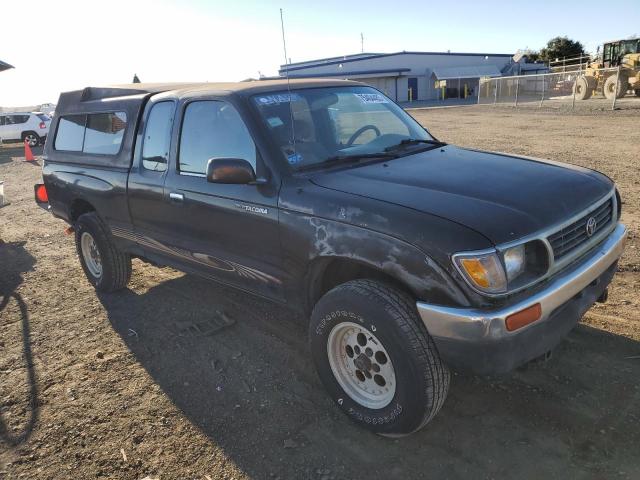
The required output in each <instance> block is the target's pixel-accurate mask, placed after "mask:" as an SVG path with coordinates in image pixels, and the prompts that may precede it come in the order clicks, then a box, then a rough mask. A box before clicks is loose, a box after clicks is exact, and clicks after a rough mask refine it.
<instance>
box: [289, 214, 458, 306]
mask: <svg viewBox="0 0 640 480" xmlns="http://www.w3.org/2000/svg"><path fill="white" fill-rule="evenodd" d="M280 222H281V224H282V227H283V228H282V231H283V232H284V233H283V239H282V240H283V250H284V262H285V265H284V267H285V270H286V271H287V272H289V274H290V275H291V278H290V279H289V280H290V281H289V282H286V283H287V284H289V285H290V288H288V292H287V297H288V299H289V300H290V302H291V303H293V304H299V303H302V304H304V305H305V306H307V307H308V305H306V298H305V293H306V292H305V290H306V289H307V286H308V279H309V278H310V277H312V276H313V273H314V269H315V268H316V266H318V265H320V264H322V263H326V262H327V261H330V260H335V259H344V260H348V261H350V262H357V263H359V264H361V265H363V266H366V267H368V268H371V269H374V270H376V271H379V272H382V273H383V274H385V275H386V276H389V277H391V278H393V279H394V280H396V281H397V282H399V283H401V284H402V285H403V286H405V287H406V288H407V289H409V290H410V291H411V293H412V294H413V295H414V296H415V297H416V298H417V299H425V300H426V299H428V300H429V301H430V302H432V303H436V304H440V305H457V306H468V305H469V300H468V299H467V297H466V295H465V294H464V293H463V291H462V290H461V289H460V288H459V287H458V285H457V283H456V282H455V281H454V280H453V278H452V277H451V276H450V275H449V274H448V273H447V272H446V271H445V270H444V269H443V268H442V267H441V266H440V265H439V264H438V263H437V262H436V261H435V260H433V259H432V258H431V257H430V256H429V255H426V254H425V253H424V252H422V251H421V250H419V249H418V248H417V247H415V246H413V245H411V244H409V243H407V242H404V241H402V240H400V239H398V238H395V237H392V236H390V235H387V234H384V233H380V232H376V231H372V230H369V229H367V228H363V227H359V226H356V225H351V224H345V223H342V222H338V221H335V220H330V219H325V218H319V217H315V216H310V215H306V214H302V213H299V212H291V211H282V212H281V216H280Z"/></svg>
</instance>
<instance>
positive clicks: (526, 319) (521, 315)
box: [505, 303, 542, 332]
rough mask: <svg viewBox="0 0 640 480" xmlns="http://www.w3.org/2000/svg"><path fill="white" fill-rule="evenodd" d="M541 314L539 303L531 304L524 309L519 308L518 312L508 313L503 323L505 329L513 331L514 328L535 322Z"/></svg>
mask: <svg viewBox="0 0 640 480" xmlns="http://www.w3.org/2000/svg"><path fill="white" fill-rule="evenodd" d="M541 316H542V307H541V306H540V304H539V303H536V304H535V305H531V306H530V307H527V308H525V309H524V310H520V311H519V312H516V313H514V314H512V315H509V316H508V317H507V318H506V320H505V324H506V326H507V330H509V331H510V332H513V331H514V330H517V329H519V328H522V327H524V326H525V325H529V324H530V323H533V322H535V321H536V320H538V319H539V318H540V317H541Z"/></svg>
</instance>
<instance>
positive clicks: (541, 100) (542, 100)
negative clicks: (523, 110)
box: [538, 73, 544, 108]
mask: <svg viewBox="0 0 640 480" xmlns="http://www.w3.org/2000/svg"><path fill="white" fill-rule="evenodd" d="M542 102H544V73H543V74H542V98H541V99H540V105H538V108H540V107H542Z"/></svg>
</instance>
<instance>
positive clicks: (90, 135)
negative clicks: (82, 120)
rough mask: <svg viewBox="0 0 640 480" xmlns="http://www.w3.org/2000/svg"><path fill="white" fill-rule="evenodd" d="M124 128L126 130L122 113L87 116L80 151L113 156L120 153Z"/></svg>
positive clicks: (125, 117) (124, 116) (125, 118)
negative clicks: (82, 144) (82, 145)
mask: <svg viewBox="0 0 640 480" xmlns="http://www.w3.org/2000/svg"><path fill="white" fill-rule="evenodd" d="M125 128H127V116H126V114H125V113H124V112H115V113H93V114H90V115H87V127H86V129H85V133H84V147H83V148H82V151H83V152H84V153H96V154H99V155H115V154H116V153H118V152H119V151H120V144H121V143H122V137H124V130H125Z"/></svg>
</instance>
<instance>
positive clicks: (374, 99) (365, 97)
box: [355, 93, 389, 103]
mask: <svg viewBox="0 0 640 480" xmlns="http://www.w3.org/2000/svg"><path fill="white" fill-rule="evenodd" d="M355 95H356V97H358V98H359V99H360V100H361V101H362V103H389V100H387V99H386V98H384V96H383V95H380V94H379V93H356V94H355Z"/></svg>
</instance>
